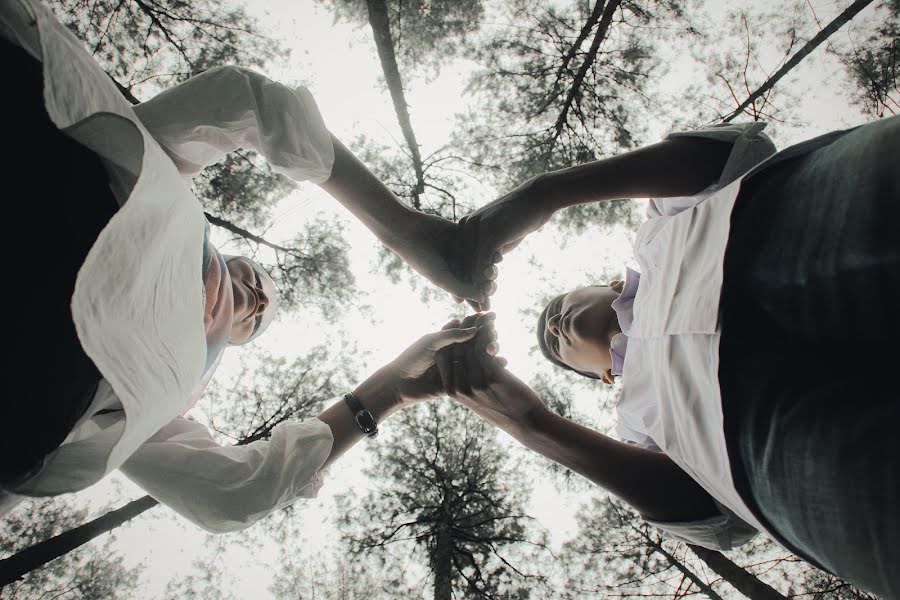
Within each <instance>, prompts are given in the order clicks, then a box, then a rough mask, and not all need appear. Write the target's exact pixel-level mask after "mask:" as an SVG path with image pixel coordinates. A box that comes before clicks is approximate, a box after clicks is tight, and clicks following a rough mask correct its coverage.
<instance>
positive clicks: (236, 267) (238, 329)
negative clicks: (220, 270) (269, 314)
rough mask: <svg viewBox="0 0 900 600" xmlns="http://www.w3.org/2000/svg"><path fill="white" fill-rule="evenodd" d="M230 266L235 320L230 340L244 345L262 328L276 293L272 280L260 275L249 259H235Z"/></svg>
mask: <svg viewBox="0 0 900 600" xmlns="http://www.w3.org/2000/svg"><path fill="white" fill-rule="evenodd" d="M227 267H228V274H229V275H231V290H232V292H233V293H234V317H233V318H232V322H231V336H230V337H229V338H228V341H229V342H231V343H232V344H242V343H244V342H245V341H247V339H249V338H250V337H251V336H252V335H253V334H254V333H255V332H256V330H257V329H258V328H259V326H260V324H261V323H262V320H263V317H264V316H265V313H266V311H267V310H269V309H270V308H271V303H272V300H273V299H274V298H275V294H276V293H277V292H276V291H275V285H274V283H273V282H272V280H271V278H270V277H269V276H268V275H266V274H265V273H259V272H258V271H257V270H256V269H254V268H253V266H252V265H251V264H250V263H249V262H248V261H247V260H244V259H243V258H240V257H238V258H233V259H231V260H229V261H228V263H227Z"/></svg>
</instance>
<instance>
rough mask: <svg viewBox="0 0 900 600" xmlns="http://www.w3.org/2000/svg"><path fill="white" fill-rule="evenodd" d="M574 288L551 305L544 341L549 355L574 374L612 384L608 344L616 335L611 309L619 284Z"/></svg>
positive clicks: (616, 323) (615, 322)
mask: <svg viewBox="0 0 900 600" xmlns="http://www.w3.org/2000/svg"><path fill="white" fill-rule="evenodd" d="M618 283H619V282H613V285H611V286H610V287H584V288H577V289H574V290H572V291H571V292H569V293H568V294H566V295H564V296H563V297H562V298H560V299H559V300H558V301H557V302H554V303H553V304H551V306H550V307H549V309H548V312H547V324H546V326H545V327H544V331H543V336H544V342H545V343H546V346H547V348H548V349H549V352H550V354H551V355H553V357H554V358H556V359H557V360H559V361H561V362H563V363H565V364H566V365H568V366H569V367H572V368H573V369H575V370H576V371H580V372H582V373H588V374H591V375H594V376H596V377H599V378H600V379H603V380H604V381H607V382H608V383H611V382H612V374H611V373H610V368H611V367H612V358H611V357H610V355H609V341H610V339H611V338H612V336H613V335H615V334H616V333H618V332H619V324H618V320H617V318H616V313H615V311H614V310H613V309H612V307H611V306H610V305H611V304H612V302H613V301H614V300H615V299H616V298H618V296H619V291H618V290H620V289H621V285H616V284H618Z"/></svg>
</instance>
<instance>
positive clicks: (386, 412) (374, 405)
mask: <svg viewBox="0 0 900 600" xmlns="http://www.w3.org/2000/svg"><path fill="white" fill-rule="evenodd" d="M353 393H354V394H355V395H356V397H357V398H359V399H360V402H361V403H362V405H363V406H364V407H365V408H366V409H367V410H368V411H369V412H371V413H372V416H373V417H375V420H376V421H377V422H378V423H379V424H381V423H382V421H383V420H384V419H386V418H387V417H388V416H390V415H391V413H393V412H394V411H395V410H397V408H399V407H400V405H401V399H400V396H399V393H398V392H397V389H396V386H394V385H393V383H391V380H390V378H387V377H384V376H383V375H382V373H381V372H380V371H376V372H375V374H374V375H372V376H371V377H369V378H368V379H366V380H365V381H364V382H363V383H361V384H359V385H358V386H357V387H356V389H355V390H353ZM319 420H320V421H322V422H324V423H325V424H326V425H328V426H329V427H330V428H331V435H332V437H333V438H334V441H333V442H332V445H331V454H329V455H328V460H326V461H325V465H324V466H325V467H328V466H329V465H331V463H333V462H334V461H335V460H337V459H338V458H340V457H341V455H343V454H344V452H346V451H347V450H349V449H350V448H351V447H352V446H353V445H354V444H356V443H357V442H359V441H360V440H361V439H363V437H364V435H363V433H362V430H361V429H360V428H359V425H357V423H356V419H355V418H354V415H353V412H352V411H351V410H350V407H349V406H347V403H346V402H344V401H343V400H338V401H337V402H335V403H334V404H332V405H331V406H329V407H328V408H326V409H325V410H324V411H322V413H321V414H320V415H319Z"/></svg>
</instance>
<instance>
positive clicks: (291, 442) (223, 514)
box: [121, 418, 333, 533]
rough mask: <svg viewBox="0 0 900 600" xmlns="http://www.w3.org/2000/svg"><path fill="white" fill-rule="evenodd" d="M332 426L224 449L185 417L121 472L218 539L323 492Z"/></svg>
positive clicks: (302, 426) (293, 430) (299, 428)
mask: <svg viewBox="0 0 900 600" xmlns="http://www.w3.org/2000/svg"><path fill="white" fill-rule="evenodd" d="M332 442H333V438H332V435H331V428H330V427H328V425H326V424H325V423H323V422H322V421H320V420H318V419H310V420H307V421H304V422H284V423H281V424H279V425H277V426H276V427H275V428H274V429H273V430H272V437H271V438H270V440H269V441H256V442H253V443H251V444H247V445H245V446H221V445H219V444H218V443H216V442H215V440H213V438H212V436H211V435H210V432H209V430H208V429H207V428H206V427H205V426H204V425H202V424H200V423H197V422H195V421H191V420H188V419H183V418H177V419H175V420H173V421H172V422H171V423H169V424H168V425H166V426H165V427H163V428H162V429H161V430H160V431H159V432H158V433H157V434H156V435H155V436H153V437H152V438H150V439H149V440H147V442H146V443H144V444H143V445H142V446H141V447H140V448H138V450H137V452H135V453H134V454H133V455H132V456H131V457H130V458H129V459H128V460H127V461H126V462H125V463H124V464H123V465H122V467H121V469H122V471H123V472H124V473H125V475H127V476H128V478H129V479H131V480H132V481H134V482H135V483H137V484H138V485H139V486H141V487H142V488H144V489H145V490H146V491H147V493H149V494H150V495H151V496H153V497H154V498H156V499H157V500H159V501H160V502H161V503H163V504H165V505H167V506H169V507H171V508H172V509H173V510H175V511H176V512H177V513H179V514H180V515H182V516H183V517H185V518H187V519H189V520H191V521H193V522H194V523H196V524H197V525H199V526H200V527H202V528H203V529H206V530H207V531H211V532H214V533H224V532H228V531H236V530H238V529H243V528H245V527H249V526H250V525H252V524H253V523H254V522H256V521H258V520H259V519H261V518H263V517H265V516H266V515H268V514H269V513H271V512H273V511H276V510H278V509H279V508H283V507H284V506H287V505H289V504H291V503H292V502H294V501H295V500H296V499H297V498H312V497H314V496H315V495H316V494H317V493H318V491H319V488H320V487H321V486H322V475H321V469H322V465H323V464H324V463H325V460H326V459H327V458H328V455H329V454H330V453H331V445H332Z"/></svg>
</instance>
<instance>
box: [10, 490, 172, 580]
mask: <svg viewBox="0 0 900 600" xmlns="http://www.w3.org/2000/svg"><path fill="white" fill-rule="evenodd" d="M157 504H158V502H157V501H156V500H154V499H153V498H151V497H150V496H144V497H143V498H138V499H137V500H134V501H132V502H129V503H128V504H126V505H125V506H123V507H121V508H118V509H116V510H113V511H110V512H108V513H106V514H105V515H102V516H100V517H97V518H96V519H94V520H93V521H90V522H88V523H85V524H84V525H79V526H78V527H76V528H75V529H70V530H69V531H64V532H62V533H60V534H59V535H56V536H53V537H52V538H49V539H46V540H44V541H42V542H38V543H37V544H35V545H33V546H29V547H28V548H25V549H24V550H20V551H19V552H17V553H16V554H13V555H12V556H10V557H9V558H4V559H3V560H0V588H2V587H3V586H5V585H7V584H10V583H12V582H14V581H16V580H18V579H20V578H21V577H22V576H23V575H25V574H26V573H28V572H29V571H33V570H34V569H37V568H38V567H41V566H43V565H45V564H46V563H48V562H50V561H51V560H53V559H54V558H59V557H60V556H62V555H63V554H66V553H67V552H71V551H72V550H74V549H75V548H77V547H79V546H81V545H82V544H85V543H87V542H89V541H91V540H92V539H94V538H95V537H97V536H99V535H102V534H104V533H107V532H109V531H112V530H113V529H115V528H116V527H118V526H119V525H122V524H123V523H126V522H128V521H130V520H131V519H133V518H135V517H136V516H138V515H139V514H141V513H143V512H144V511H146V510H149V509H151V508H153V507H154V506H156V505H157Z"/></svg>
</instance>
